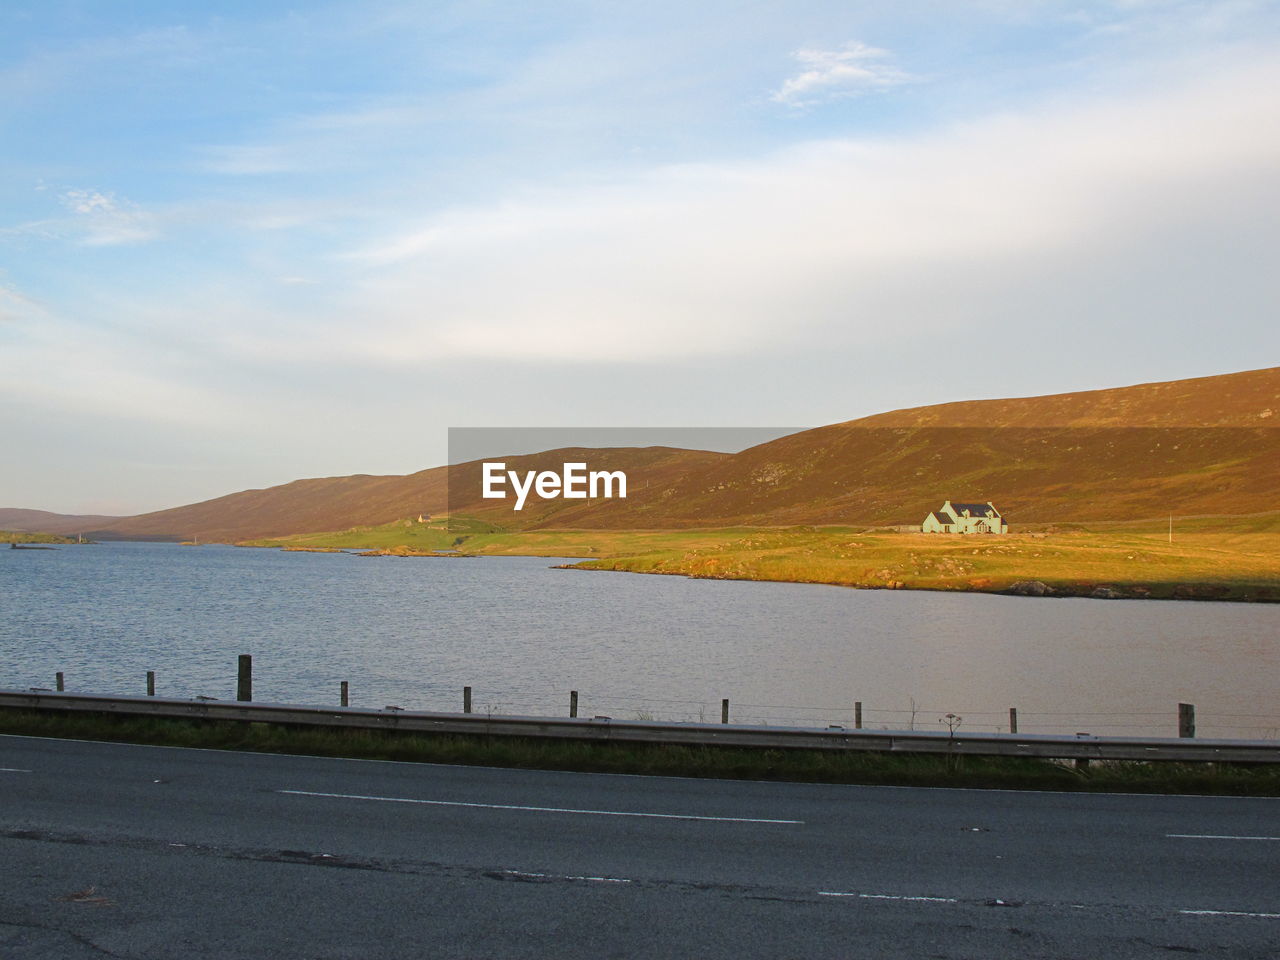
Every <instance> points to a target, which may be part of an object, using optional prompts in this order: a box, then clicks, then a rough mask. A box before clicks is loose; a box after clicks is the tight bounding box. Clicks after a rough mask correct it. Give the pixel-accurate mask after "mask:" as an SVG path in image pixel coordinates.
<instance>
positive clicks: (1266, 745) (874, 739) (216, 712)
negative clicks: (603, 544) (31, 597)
mask: <svg viewBox="0 0 1280 960" xmlns="http://www.w3.org/2000/svg"><path fill="white" fill-rule="evenodd" d="M0 708H9V709H21V710H48V711H57V712H63V713H103V714H115V715H118V716H134V717H170V718H184V719H196V720H229V721H240V722H245V723H281V724H295V725H304V726H317V727H331V728H338V729H365V730H399V731H405V732H412V733H446V734H469V735H472V736H475V735H482V736H495V737H544V738H552V739H561V740H593V741H606V742H607V741H614V742H625V743H669V744H683V745H688V746H726V747H766V748H773V749H779V748H781V749H805V750H835V751H870V752H879V753H942V754H956V755H965V756H995V757H1035V758H1041V759H1055V760H1164V761H1219V762H1229V763H1280V741H1275V740H1198V739H1185V738H1183V739H1180V738H1173V737H1149V738H1147V737H1097V736H1091V735H1085V734H1077V735H1075V736H1050V735H1043V734H1016V733H963V732H960V731H956V732H955V733H954V734H948V733H936V732H932V731H923V730H865V729H864V730H849V729H844V728H841V727H828V728H826V729H813V728H807V727H766V726H748V725H739V724H717V723H671V722H660V721H651V720H614V719H612V718H610V717H592V718H582V719H568V718H563V717H518V716H498V715H488V714H469V713H432V712H426V711H415V710H393V709H383V710H371V709H367V708H362V707H309V706H299V705H296V704H281V703H249V702H240V701H220V700H176V699H168V698H162V697H110V696H100V695H95V694H80V693H55V692H45V691H17V690H0Z"/></svg>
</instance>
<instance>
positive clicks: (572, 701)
mask: <svg viewBox="0 0 1280 960" xmlns="http://www.w3.org/2000/svg"><path fill="white" fill-rule="evenodd" d="M577 715H578V691H577V690H570V691H569V717H570V719H572V718H574V717H576V716H577Z"/></svg>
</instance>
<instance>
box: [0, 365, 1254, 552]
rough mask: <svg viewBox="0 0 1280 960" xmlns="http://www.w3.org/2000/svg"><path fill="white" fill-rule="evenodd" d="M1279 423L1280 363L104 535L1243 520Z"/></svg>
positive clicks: (338, 487)
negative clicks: (624, 487) (478, 522)
mask: <svg viewBox="0 0 1280 960" xmlns="http://www.w3.org/2000/svg"><path fill="white" fill-rule="evenodd" d="M1278 427H1280V367H1273V368H1269V369H1264V370H1254V371H1248V372H1244V373H1235V374H1227V375H1222V376H1215V377H1201V378H1197V379H1192V380H1179V381H1172V382H1167V383H1153V384H1142V385H1137V386H1130V387H1122V388H1117V389H1109V390H1095V391H1088V392H1082V393H1072V394H1059V395H1054V396H1045V397H1028V398H1018V399H1005V400H978V401H964V402H958V403H946V404H939V405H934V406H927V407H917V408H912V409H906V410H897V411H892V412H888V413H883V414H877V415H875V416H871V417H865V418H862V419H859V420H851V421H848V422H845V423H839V424H833V425H830V426H825V427H819V428H817V429H814V430H806V431H802V432H800V433H796V434H792V435H790V436H787V437H783V438H781V439H778V440H774V441H771V442H769V443H765V444H761V445H760V446H757V447H752V448H751V449H748V450H744V451H742V452H741V453H737V454H732V455H729V454H721V453H710V452H707V451H694V450H679V449H673V448H668V447H651V448H618V449H609V450H591V451H583V450H554V451H547V452H545V453H540V454H533V455H529V456H520V457H509V458H507V462H508V466H509V468H511V469H518V470H530V469H550V468H556V469H558V468H559V466H560V464H561V463H563V462H565V461H568V460H589V461H590V463H591V465H592V468H593V469H610V470H617V469H621V470H625V471H626V472H627V474H628V477H629V480H630V484H629V486H630V489H629V495H628V498H627V499H626V500H596V501H581V500H575V501H565V500H549V501H537V500H532V501H531V502H530V504H529V506H528V508H527V509H526V510H525V511H522V512H521V513H520V514H514V513H512V512H511V510H510V509H509V506H508V505H506V504H504V503H502V502H499V501H493V500H484V499H482V498H481V497H480V483H479V464H478V463H472V464H462V465H458V466H453V467H436V468H433V469H429V470H423V471H421V472H418V473H414V474H410V475H408V476H364V475H357V476H350V477H329V478H322V479H310V480H297V481H294V482H293V483H288V484H284V485H282V486H277V487H271V488H268V489H265V490H247V491H243V492H240V493H234V494H230V495H228V496H225V497H219V498H217V499H215V500H209V501H205V502H203V503H197V504H192V505H189V506H184V507H177V508H174V509H171V510H163V511H159V512H156V513H149V514H143V515H141V516H137V517H129V518H125V519H121V520H113V521H111V522H108V523H104V524H102V525H101V526H99V527H97V528H95V529H94V530H93V531H92V533H93V535H94V536H99V537H127V538H131V539H185V538H190V537H193V536H194V537H198V538H199V539H201V540H241V539H248V538H258V537H271V536H284V535H288V534H294V533H309V532H320V531H329V530H339V529H346V528H349V527H353V526H363V525H376V524H382V523H388V522H391V521H394V520H397V519H401V518H404V517H411V516H416V515H418V514H419V513H432V514H436V513H440V512H442V511H444V510H446V509H448V510H450V511H451V512H453V513H455V514H460V513H466V514H470V515H474V516H477V517H480V518H482V519H485V520H488V521H490V522H492V523H495V524H497V525H500V526H504V527H508V528H520V529H549V528H556V527H560V528H570V527H582V528H608V529H655V528H673V527H674V528H679V527H711V526H725V525H784V524H829V523H845V524H900V523H912V522H916V523H918V522H919V521H920V519H921V518H922V517H923V516H924V514H925V513H926V512H927V511H928V510H929V509H931V508H933V507H935V506H938V505H939V504H940V503H941V501H942V500H943V499H945V498H948V497H949V498H952V499H955V500H962V501H967V500H979V501H986V500H992V501H994V502H995V503H996V504H997V506H999V507H1000V508H1001V510H1002V511H1003V512H1004V514H1005V515H1006V517H1008V518H1009V520H1010V522H1011V523H1013V524H1015V525H1016V524H1017V523H1019V522H1039V523H1044V522H1057V521H1072V520H1127V519H1137V518H1144V517H1155V516H1163V515H1165V514H1166V513H1176V514H1179V515H1182V516H1187V515H1207V514H1247V513H1255V512H1262V511H1267V510H1274V509H1275V508H1276V504H1277V503H1278V502H1280V429H1277V428H1278ZM450 490H452V497H450ZM0 526H3V523H0ZM43 529H46V530H51V529H52V528H51V527H48V526H45V527H43ZM61 529H64V530H66V529H71V528H68V527H62V528H61ZM76 532H79V529H77V530H76ZM85 532H90V531H87V530H86V531H85Z"/></svg>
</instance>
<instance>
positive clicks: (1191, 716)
mask: <svg viewBox="0 0 1280 960" xmlns="http://www.w3.org/2000/svg"><path fill="white" fill-rule="evenodd" d="M1195 735H1196V705H1195V704H1194V703H1180V704H1178V736H1180V737H1194V736H1195Z"/></svg>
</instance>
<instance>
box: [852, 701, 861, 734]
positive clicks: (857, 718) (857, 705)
mask: <svg viewBox="0 0 1280 960" xmlns="http://www.w3.org/2000/svg"><path fill="white" fill-rule="evenodd" d="M853 729H855V730H861V729H862V701H861V700H855V701H853Z"/></svg>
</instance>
